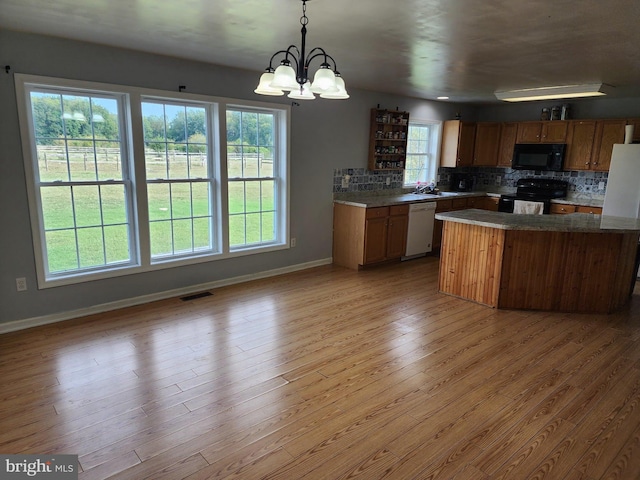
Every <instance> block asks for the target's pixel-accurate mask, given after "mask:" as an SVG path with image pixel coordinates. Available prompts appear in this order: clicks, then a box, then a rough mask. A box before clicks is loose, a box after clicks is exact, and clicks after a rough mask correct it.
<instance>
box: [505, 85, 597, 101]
mask: <svg viewBox="0 0 640 480" xmlns="http://www.w3.org/2000/svg"><path fill="white" fill-rule="evenodd" d="M609 91H610V90H609V85H605V84H603V83H590V84H586V85H562V86H558V87H541V88H525V89H522V90H510V91H505V92H495V95H496V98H497V99H498V100H503V101H505V102H528V101H533V100H553V99H561V98H581V97H597V96H601V95H606V94H607V93H609Z"/></svg>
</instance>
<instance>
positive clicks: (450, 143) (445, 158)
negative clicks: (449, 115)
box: [440, 120, 476, 168]
mask: <svg viewBox="0 0 640 480" xmlns="http://www.w3.org/2000/svg"><path fill="white" fill-rule="evenodd" d="M475 138H476V124H475V123H472V122H463V121H461V120H447V121H445V122H444V124H443V126H442V151H441V153H440V166H441V167H451V168H455V167H464V166H469V165H472V164H473V149H474V146H475Z"/></svg>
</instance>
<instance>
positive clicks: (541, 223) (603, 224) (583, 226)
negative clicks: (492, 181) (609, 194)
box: [436, 209, 640, 233]
mask: <svg viewBox="0 0 640 480" xmlns="http://www.w3.org/2000/svg"><path fill="white" fill-rule="evenodd" d="M436 218H437V219H438V220H446V221H450V222H458V223H466V224H469V225H479V226H482V227H490V228H497V229H500V230H533V231H548V232H583V233H640V220H635V219H631V218H622V217H609V216H603V215H593V214H591V213H570V214H568V215H514V214H513V213H502V212H491V211H489V210H478V209H468V210H458V211H455V212H442V213H436Z"/></svg>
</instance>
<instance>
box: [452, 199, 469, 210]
mask: <svg viewBox="0 0 640 480" xmlns="http://www.w3.org/2000/svg"><path fill="white" fill-rule="evenodd" d="M465 208H467V199H466V198H452V199H451V209H452V210H464V209H465Z"/></svg>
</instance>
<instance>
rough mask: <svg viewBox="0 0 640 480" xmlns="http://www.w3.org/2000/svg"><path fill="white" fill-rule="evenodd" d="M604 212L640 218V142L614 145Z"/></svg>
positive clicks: (615, 215)
mask: <svg viewBox="0 0 640 480" xmlns="http://www.w3.org/2000/svg"><path fill="white" fill-rule="evenodd" d="M602 214H603V215H611V216H614V217H627V218H640V144H625V145H623V144H616V145H614V146H613V153H612V154H611V166H610V167H609V176H608V178H607V190H606V192H605V194H604V205H603V206H602Z"/></svg>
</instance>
